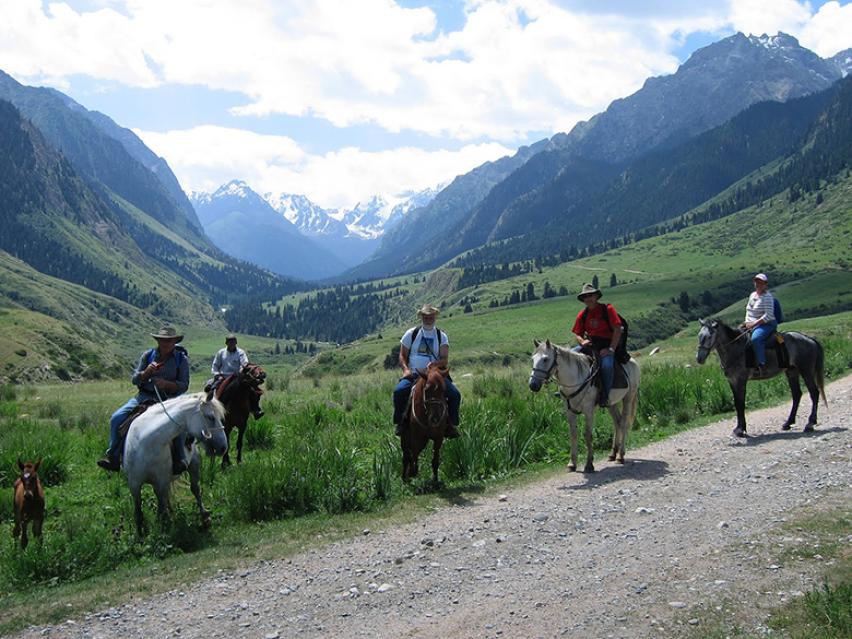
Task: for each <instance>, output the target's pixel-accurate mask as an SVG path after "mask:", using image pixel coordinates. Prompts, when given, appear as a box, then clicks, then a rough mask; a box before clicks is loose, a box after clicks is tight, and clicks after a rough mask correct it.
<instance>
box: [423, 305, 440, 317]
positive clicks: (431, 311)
mask: <svg viewBox="0 0 852 639" xmlns="http://www.w3.org/2000/svg"><path fill="white" fill-rule="evenodd" d="M440 314H441V309H439V308H436V307H434V306H432V305H431V304H424V305H423V306H421V307H420V310H419V311H417V315H418V316H420V317H423V316H424V315H440Z"/></svg>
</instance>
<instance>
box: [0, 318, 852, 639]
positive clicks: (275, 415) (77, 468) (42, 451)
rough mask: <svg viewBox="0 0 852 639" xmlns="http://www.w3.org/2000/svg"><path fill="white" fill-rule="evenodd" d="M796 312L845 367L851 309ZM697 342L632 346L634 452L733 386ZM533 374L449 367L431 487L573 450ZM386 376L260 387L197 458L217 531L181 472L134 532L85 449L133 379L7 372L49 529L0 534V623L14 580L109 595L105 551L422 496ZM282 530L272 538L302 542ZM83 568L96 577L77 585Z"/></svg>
mask: <svg viewBox="0 0 852 639" xmlns="http://www.w3.org/2000/svg"><path fill="white" fill-rule="evenodd" d="M798 324H799V325H800V327H801V328H803V329H806V330H808V332H811V333H814V334H816V335H818V336H819V337H820V338H821V339H823V340H824V342H825V344H826V352H827V353H832V354H834V355H831V356H829V357H828V358H827V361H828V363H829V367H830V373H831V376H836V375H839V374H842V373H844V372H845V371H846V370H848V368H849V364H850V362H852V342H850V340H849V334H850V330H852V313H845V314H842V315H837V316H833V317H830V318H820V319H814V320H803V321H801V322H799V323H798ZM694 348H695V337H694V333H693V335H692V337H691V338H690V337H689V336H687V335H684V336H683V337H678V338H676V339H675V340H673V341H672V342H671V343H665V344H663V352H662V353H661V355H660V359H659V360H658V361H657V360H654V359H645V360H642V361H641V365H642V367H643V384H642V392H641V394H640V404H639V412H638V418H637V423H636V425H635V427H634V429H633V431H632V432H631V434H630V438H629V442H628V456H629V455H630V452H629V451H630V450H635V448H636V447H638V446H640V445H642V444H643V443H646V442H650V441H654V440H657V439H660V438H662V437H666V436H668V435H670V434H672V433H675V432H678V431H681V430H684V429H686V428H691V427H694V426H696V425H699V424H702V423H706V422H707V421H709V420H710V419H713V418H714V417H717V416H718V415H720V414H723V415H724V414H729V412H730V410H731V408H732V406H731V398H730V391H729V390H728V389H727V386H726V384H725V382H724V379H723V378H722V376H721V372H720V371H719V369H718V367H716V366H713V365H708V366H705V367H694V366H693V367H689V368H685V367H684V364H685V362H688V361H690V360H692V358H693V357H694ZM489 371H490V372H489ZM528 373H529V361H526V362H521V361H518V362H517V363H515V364H513V365H511V366H509V367H503V366H502V365H498V366H490V367H483V366H482V365H481V364H476V365H471V366H459V367H458V368H457V370H456V371H455V375H456V381H457V383H458V385H459V386H460V388H461V390H462V393H463V395H464V402H463V405H462V429H461V430H462V437H461V438H459V439H458V440H455V441H452V442H449V443H448V444H447V445H446V446H445V447H444V454H443V461H442V465H441V479H442V481H443V483H444V486H445V488H444V490H443V491H439V492H438V493H436V494H435V495H433V496H434V497H436V498H438V499H441V498H449V497H448V496H450V495H458V494H459V493H462V494H463V493H466V492H470V491H476V490H480V489H483V488H487V487H490V486H495V485H498V484H499V483H500V482H504V481H506V480H508V479H512V480H515V479H516V478H518V477H520V476H523V475H524V474H527V473H529V472H531V471H533V472H535V471H536V469H541V468H553V467H559V466H561V465H563V464H565V463H566V462H567V459H568V442H567V432H566V431H567V428H566V421H565V416H564V413H563V409H562V406H561V403H560V402H559V401H558V400H557V399H556V398H554V397H552V396H551V394H550V393H549V392H547V391H545V392H542V393H538V394H533V393H530V392H529V390H528V389H527V386H526V383H527V376H528ZM395 378H396V373H395V372H393V371H387V372H378V373H374V374H370V375H365V374H356V375H348V376H344V377H328V376H326V377H319V378H314V379H310V378H307V377H304V376H300V375H297V374H294V375H292V376H290V377H288V378H287V380H288V381H287V383H286V385H285V384H282V387H281V388H279V389H278V390H272V391H269V392H268V393H267V394H266V396H265V399H264V407H265V410H266V412H267V416H266V417H264V418H263V420H261V421H260V422H254V421H251V422H250V424H249V430H248V434H247V438H246V441H247V445H246V448H245V449H244V462H243V464H242V465H241V466H240V467H236V468H232V469H231V470H229V471H227V472H223V471H222V470H221V469H220V468H219V466H218V463H217V462H218V460H207V461H206V462H205V465H204V470H203V474H202V481H203V488H204V492H205V501H206V503H207V504H208V506H210V507H212V509H213V512H214V521H215V524H214V530H213V531H212V532H211V533H209V534H198V533H197V530H196V526H197V514H196V512H195V509H194V503H193V501H192V498H191V495H190V494H189V491H188V488H187V486H186V485H185V484H184V482H179V483H178V484H177V485H176V490H175V494H174V501H175V506H176V517H175V520H174V522H173V523H172V525H171V526H169V527H167V528H166V529H165V530H159V529H158V528H157V526H156V525H154V527H153V528H154V532H153V533H152V535H151V536H150V537H149V538H148V539H147V540H146V541H145V542H144V543H137V542H136V540H135V539H134V534H133V530H132V524H131V522H132V521H133V518H132V512H131V504H130V498H129V495H128V492H127V488H126V485H125V483H124V481H123V479H122V478H121V477H120V476H118V475H114V476H112V477H111V478H107V477H105V476H104V474H103V471H101V470H100V469H99V468H97V467H96V466H95V465H94V463H93V462H94V460H95V459H97V458H98V457H99V456H100V454H101V453H102V451H103V449H104V447H105V445H106V439H107V420H108V417H109V414H110V412H111V411H112V410H113V409H114V408H115V407H116V406H118V405H120V404H121V403H122V402H123V401H124V400H125V399H126V397H127V396H128V394H129V392H130V389H129V388H128V384H127V383H126V382H119V381H106V382H89V383H82V384H77V385H75V386H74V387H73V388H74V393H73V395H69V393H68V389H69V386H67V385H57V384H51V385H43V386H25V387H13V390H10V389H9V387H3V389H4V390H3V392H2V394H0V401H2V406H3V407H6V408H4V410H3V411H0V414H3V415H5V417H2V418H0V420H2V423H0V434H2V438H0V450H2V451H3V454H2V455H0V472H4V473H5V478H4V477H3V476H2V475H0V484H5V485H7V486H8V484H9V481H11V479H12V477H13V474H14V464H15V461H16V458H17V455H19V454H21V455H23V456H26V457H35V456H38V455H41V456H43V457H44V458H45V462H44V463H45V471H44V472H45V479H46V480H48V481H47V483H48V484H49V486H48V489H47V509H48V515H47V519H46V523H45V537H44V543H43V544H42V545H38V544H33V545H31V547H30V549H28V550H27V552H26V553H20V552H19V551H16V550H15V549H14V548H12V545H11V543H7V544H5V545H0V602H2V603H3V610H4V612H2V613H0V629H12V628H18V627H20V625H21V624H23V623H25V622H26V621H27V620H32V619H33V617H32V615H33V614H35V613H34V610H35V611H38V610H39V609H38V608H37V607H36V608H32V606H30V605H28V604H26V603H24V602H23V600H20V599H18V597H19V594H16V593H19V591H21V590H22V589H23V590H24V591H25V592H29V593H31V594H32V599H31V600H32V601H41V600H42V597H43V594H44V592H45V591H46V589H49V590H51V591H52V592H53V594H54V598H55V599H58V600H64V598H65V597H71V598H72V599H73V598H74V597H82V598H83V599H85V600H86V601H88V602H90V603H89V604H86V605H95V604H96V603H97V602H101V601H102V599H101V598H102V597H104V596H105V594H104V592H103V591H100V590H99V588H101V586H98V584H103V583H107V581H105V579H106V578H105V577H104V573H105V571H107V570H109V568H110V567H112V566H114V565H118V566H119V567H120V572H119V573H118V574H120V575H125V578H126V576H127V575H139V574H148V573H149V572H150V571H151V570H152V569H153V568H154V567H156V568H157V570H167V568H166V566H167V565H172V563H173V562H178V565H185V563H183V559H182V558H183V557H186V556H197V557H198V562H199V563H205V562H207V561H208V558H209V557H213V556H218V555H219V554H221V553H222V552H224V551H226V550H227V551H228V552H230V551H231V549H232V547H231V544H232V541H231V540H235V539H241V540H244V541H241V542H240V543H239V544H237V546H238V547H237V548H236V549H233V550H234V552H236V553H237V555H236V557H235V559H234V560H235V561H250V560H251V558H252V557H256V556H258V553H261V550H260V548H261V547H262V546H264V545H265V544H267V543H270V536H272V535H278V536H280V535H284V536H285V537H287V536H289V535H292V534H298V532H297V531H299V530H300V527H301V526H302V525H307V524H301V523H299V522H301V521H302V520H306V521H310V522H313V523H312V524H311V525H315V526H316V527H317V529H318V530H322V529H324V528H328V529H329V530H337V529H338V525H339V524H338V517H340V516H341V515H346V516H347V517H351V516H355V514H357V513H361V514H362V516H363V517H365V518H366V519H361V520H359V521H367V520H369V519H370V518H371V517H380V516H384V515H386V514H387V513H389V512H400V511H401V512H406V511H407V510H408V509H409V508H415V509H416V507H417V506H416V505H417V504H418V503H420V502H418V500H419V499H420V497H418V493H420V492H423V491H427V492H428V491H429V490H430V486H429V483H428V476H429V472H428V466H429V464H428V460H429V455H430V453H429V451H428V449H427V451H424V454H423V456H422V458H421V462H422V464H421V468H422V472H423V475H424V476H423V477H422V478H421V479H418V480H415V481H414V482H413V484H412V485H411V486H406V485H404V484H403V483H402V482H401V480H400V477H399V466H400V453H399V449H398V442H397V440H396V438H394V437H393V435H392V425H391V424H390V395H391V391H392V388H393V385H394V383H395ZM200 381H201V380H200V378H199V379H198V380H197V381H196V382H194V385H193V388H195V387H196V386H197V384H199V383H200ZM787 393H788V391H787V389H786V387H785V385H784V384H783V383H782V382H780V381H773V382H767V383H762V384H751V385H750V386H749V398H748V402H749V408H754V407H756V406H760V405H766V404H768V403H771V402H774V401H778V400H779V399H783V398H784V397H786V395H787ZM11 406H14V407H15V408H14V410H10V409H9V408H8V407H11ZM611 433H612V428H611V424H610V423H609V418H608V415H604V414H600V415H599V416H598V418H597V419H596V424H595V430H594V445H595V447H596V448H598V449H600V450H604V449H606V448H607V447H608V446H609V444H610V441H611ZM581 446H582V443H581ZM581 454H582V452H581ZM400 509H401V510H400ZM154 510H155V509H154V499H153V494H152V493H151V492H150V491H148V490H146V512H147V513H148V518H149V520H150V521H151V522H152V523H154V520H153V512H154ZM10 517H11V512H10V511H9V506H8V504H5V503H4V501H3V500H0V522H2V525H10ZM345 521H350V520H349V519H346V520H345ZM249 531H250V532H249ZM279 542H280V544H282V545H281V546H276V547H279V548H280V547H284V546H286V547H288V548H295V547H297V546H299V543H301V542H297V540H294V539H281V540H279ZM288 544H289V545H288ZM164 559H166V561H164ZM217 565H219V564H217ZM190 574H198V573H190ZM187 578H190V577H187ZM174 579H175V580H178V579H179V576H177V575H175V576H174ZM87 583H88V584H91V590H90V591H89V590H87V588H86V587H85V586H84V584H87ZM170 583H171V582H170ZM86 592H89V594H88V595H85V594H84V593H86ZM71 593H76V594H71ZM99 593H100V594H99ZM111 599H114V597H111ZM28 601H30V600H28ZM15 602H18V603H15ZM81 605H82V604H81ZM42 612H44V611H42ZM39 614H40V613H39Z"/></svg>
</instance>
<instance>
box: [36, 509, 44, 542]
mask: <svg viewBox="0 0 852 639" xmlns="http://www.w3.org/2000/svg"><path fill="white" fill-rule="evenodd" d="M43 522H44V513H43V512H42V513H39V514H38V515H37V516H36V517H33V535H35V536H36V537H38V538H39V541H41V526H42V523H43Z"/></svg>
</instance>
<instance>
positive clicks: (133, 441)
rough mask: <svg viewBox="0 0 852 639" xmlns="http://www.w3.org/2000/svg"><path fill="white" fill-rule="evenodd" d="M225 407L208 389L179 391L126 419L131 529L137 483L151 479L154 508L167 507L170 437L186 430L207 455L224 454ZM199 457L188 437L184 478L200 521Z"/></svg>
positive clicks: (138, 503)
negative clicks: (188, 481) (187, 455)
mask: <svg viewBox="0 0 852 639" xmlns="http://www.w3.org/2000/svg"><path fill="white" fill-rule="evenodd" d="M224 417H225V407H224V406H222V404H221V403H220V402H219V400H218V399H215V398H214V397H213V394H212V393H210V394H207V395H205V394H204V393H195V394H192V395H181V396H179V397H175V398H173V399H169V400H166V401H165V402H162V403H160V404H155V405H154V406H152V407H151V408H149V409H148V410H147V411H145V412H144V413H142V415H140V416H139V417H137V418H136V419H135V420H134V421H133V423H132V424H131V425H130V429H129V430H128V432H127V439H126V441H125V444H124V472H125V473H126V475H127V485H128V486H129V488H130V494H131V495H132V496H133V503H134V506H135V508H136V531H137V533H138V534H139V535H140V536H141V535H142V534H143V528H144V520H143V517H142V485H143V484H151V485H152V486H153V487H154V493H155V494H156V495H157V502H158V508H157V512H158V514H159V515H160V517H161V518H164V517H165V516H166V515H167V514H168V511H169V488H170V486H171V482H172V479H173V476H172V453H171V442H172V440H173V439H174V438H175V437H177V436H178V435H180V436H186V435H187V434H189V435H192V436H193V437H194V438H195V441H196V442H202V443H203V444H204V446H205V448H206V449H207V452H208V454H210V455H224V454H225V451H227V450H228V438H227V437H226V436H225V429H224V427H223V426H222V420H223V419H224ZM200 471H201V459H200V458H199V455H198V447H197V446H196V444H195V442H193V443H192V451H191V453H190V458H189V478H190V486H191V488H192V494H193V495H195V501H196V502H197V503H198V510H199V512H200V513H201V521H202V523H203V524H204V526H205V527H207V526H209V525H210V512H209V511H207V510H206V509H205V508H204V504H202V503H201V486H200V484H199V481H198V480H199V475H200Z"/></svg>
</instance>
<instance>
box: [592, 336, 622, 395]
mask: <svg viewBox="0 0 852 639" xmlns="http://www.w3.org/2000/svg"><path fill="white" fill-rule="evenodd" d="M580 352H581V353H583V354H584V355H587V356H588V357H591V358H593V359H594V360H595V366H596V367H597V370H595V374H594V377H592V383H593V384H594V385H595V388H597V391H598V398H600V397H601V394H602V393H603V376H601V374H600V373H601V369H600V361H599V359H600V355H599V353H598V351H597V349H593V348H588V347H584V348H583V349H582V350H581V351H580ZM627 361H628V362H629V361H630V359H629V358H628V359H627ZM625 363H626V362H624V363H622V362H620V361H619V360H618V358H617V357H616V358H613V368H612V388H611V389H610V390H611V391H613V390H615V389H617V388H619V389H620V388H627V387H628V385H629V382H628V379H627V372H626V371H625V370H624V364H625Z"/></svg>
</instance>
